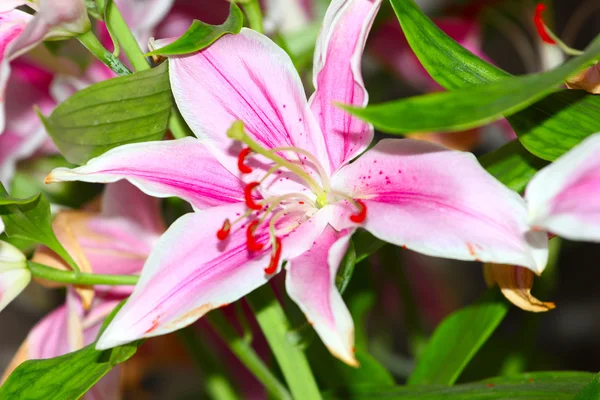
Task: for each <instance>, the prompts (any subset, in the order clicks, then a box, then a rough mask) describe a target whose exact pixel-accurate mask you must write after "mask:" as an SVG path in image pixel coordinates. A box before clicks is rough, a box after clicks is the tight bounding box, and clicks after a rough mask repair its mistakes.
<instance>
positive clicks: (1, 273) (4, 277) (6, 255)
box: [0, 241, 31, 311]
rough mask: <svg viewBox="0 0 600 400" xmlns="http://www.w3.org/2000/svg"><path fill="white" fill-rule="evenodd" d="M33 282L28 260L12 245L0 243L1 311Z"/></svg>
mask: <svg viewBox="0 0 600 400" xmlns="http://www.w3.org/2000/svg"><path fill="white" fill-rule="evenodd" d="M30 281H31V272H30V271H29V269H28V268H27V259H26V258H25V255H24V254H23V253H21V251H20V250H19V249H17V248H16V247H15V246H13V245H12V244H9V243H6V242H2V241H0V311H2V310H3V309H4V307H6V306H7V305H8V303H10V302H11V301H12V300H13V299H14V298H15V297H17V295H18V294H19V293H21V292H22V291H23V289H25V287H26V286H27V285H28V284H29V282H30Z"/></svg>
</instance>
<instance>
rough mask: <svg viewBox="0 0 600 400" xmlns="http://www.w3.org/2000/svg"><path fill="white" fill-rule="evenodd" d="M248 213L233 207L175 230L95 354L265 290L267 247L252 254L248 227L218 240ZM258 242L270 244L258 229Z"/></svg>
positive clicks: (184, 220) (194, 217) (200, 215)
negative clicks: (226, 227) (225, 224)
mask: <svg viewBox="0 0 600 400" xmlns="http://www.w3.org/2000/svg"><path fill="white" fill-rule="evenodd" d="M244 212H245V205H244V204H243V203H239V204H230V205H225V206H220V207H214V208H211V209H208V210H202V211H198V212H195V213H192V214H187V215H185V216H183V217H181V218H179V219H178V220H177V221H176V222H175V223H174V224H173V225H171V227H170V228H169V229H168V230H167V232H166V233H165V234H164V235H163V236H162V237H161V239H160V241H159V242H158V243H157V244H156V246H155V247H154V249H153V251H152V254H150V257H149V258H148V261H147V262H146V265H145V266H144V269H143V271H142V275H141V277H140V281H139V283H138V284H137V286H136V288H135V290H134V292H133V294H132V295H131V297H130V298H129V300H128V301H127V303H126V304H125V306H124V307H123V308H122V309H121V310H120V311H119V313H118V314H117V316H116V317H115V319H114V320H113V322H112V323H111V324H110V325H109V327H108V328H107V330H106V331H105V332H104V334H103V335H102V337H101V338H100V340H99V341H98V344H97V348H98V349H108V348H111V347H114V346H118V345H121V344H124V343H128V342H131V341H134V340H137V339H140V338H143V337H152V336H158V335H162V334H166V333H170V332H173V331H175V330H177V329H180V328H182V327H184V326H187V325H189V324H191V323H193V322H194V321H196V320H197V319H199V318H200V317H202V316H203V315H204V314H206V313H207V312H209V311H210V310H212V309H214V308H218V307H221V306H224V305H227V304H229V303H232V302H234V301H236V300H238V299H239V298H241V297H243V296H245V295H246V294H248V293H250V292H251V291H253V290H254V289H256V288H257V287H259V286H261V285H263V284H265V283H266V282H267V281H268V280H269V278H270V277H269V276H266V275H265V272H264V268H266V267H267V265H268V264H269V258H270V252H269V251H268V246H266V247H265V249H264V250H262V251H259V252H249V251H248V249H247V245H246V229H245V226H244V225H242V226H234V227H233V228H232V231H231V233H230V235H229V237H228V238H227V239H226V240H224V241H219V240H218V239H217V235H216V233H217V231H218V230H219V229H220V228H221V227H222V225H223V222H224V221H225V219H226V218H229V219H230V220H234V219H235V218H236V216H238V215H241V214H243V213H244ZM255 236H256V238H257V240H258V241H259V242H261V243H266V242H267V240H268V231H267V230H266V229H260V228H259V229H258V230H257V231H256V232H255Z"/></svg>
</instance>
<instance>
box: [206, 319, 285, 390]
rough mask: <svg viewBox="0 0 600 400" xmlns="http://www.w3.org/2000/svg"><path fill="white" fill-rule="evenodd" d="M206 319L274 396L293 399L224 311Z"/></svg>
mask: <svg viewBox="0 0 600 400" xmlns="http://www.w3.org/2000/svg"><path fill="white" fill-rule="evenodd" d="M206 319H207V321H208V323H209V324H210V325H211V326H212V328H213V329H214V330H215V331H216V332H217V334H218V335H219V336H220V337H221V339H223V341H224V342H225V343H227V345H228V346H229V348H230V349H231V351H232V352H233V353H234V354H235V355H236V356H237V357H238V359H239V360H240V361H241V362H242V363H243V364H244V365H245V366H246V368H248V370H249V371H250V372H252V374H254V376H255V377H256V379H258V380H259V381H260V383H262V384H263V385H264V386H265V389H267V391H268V392H269V393H270V394H271V395H272V396H273V397H274V398H276V399H280V400H292V395H291V394H290V393H289V392H288V390H287V388H286V387H285V386H284V385H283V384H282V383H281V382H279V380H278V379H277V378H276V377H275V375H273V373H272V372H271V370H270V369H269V368H268V367H267V366H266V365H265V363H264V362H263V361H262V360H261V359H260V357H258V355H257V354H256V352H255V351H254V349H253V348H252V347H251V346H250V345H249V344H248V343H247V342H246V341H245V340H244V338H242V337H241V336H240V335H238V334H237V332H236V331H235V329H233V327H232V326H231V325H230V324H229V322H228V321H227V319H226V318H225V317H224V316H223V314H222V313H220V312H218V311H213V312H211V313H210V314H208V315H207V316H206Z"/></svg>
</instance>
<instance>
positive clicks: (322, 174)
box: [271, 147, 331, 191]
mask: <svg viewBox="0 0 600 400" xmlns="http://www.w3.org/2000/svg"><path fill="white" fill-rule="evenodd" d="M271 151H272V152H278V151H293V152H295V153H298V154H302V155H303V156H306V158H308V159H309V160H310V162H311V163H312V164H313V165H314V166H315V168H316V169H317V171H318V172H319V176H320V178H321V183H323V188H324V189H325V191H329V190H330V189H331V184H330V183H329V177H328V175H327V173H326V172H325V169H323V166H322V165H321V163H320V162H319V160H317V157H315V156H314V155H312V154H310V153H309V152H308V151H306V150H304V149H300V148H298V147H276V148H274V149H272V150H271Z"/></svg>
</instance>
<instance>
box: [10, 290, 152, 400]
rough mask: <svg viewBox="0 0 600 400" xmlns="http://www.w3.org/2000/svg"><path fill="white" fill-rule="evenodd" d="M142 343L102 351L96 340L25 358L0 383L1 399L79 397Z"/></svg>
mask: <svg viewBox="0 0 600 400" xmlns="http://www.w3.org/2000/svg"><path fill="white" fill-rule="evenodd" d="M124 304H125V301H122V302H121V303H120V304H119V305H118V306H117V307H115V309H114V310H113V311H112V312H111V313H110V314H109V315H108V317H106V319H105V320H104V323H103V325H102V328H101V330H100V332H103V331H104V329H105V328H106V326H108V324H109V323H110V321H112V320H113V318H114V317H115V315H116V314H117V312H118V311H119V310H120V309H121V307H122V306H123V305H124ZM98 336H100V334H98ZM142 343H143V340H138V341H135V342H132V343H129V344H126V345H123V346H118V347H115V348H113V349H110V350H104V351H100V350H96V348H95V346H96V343H92V344H90V345H88V346H86V347H84V348H83V349H81V350H78V351H75V352H72V353H68V354H65V355H63V356H60V357H55V358H49V359H45V360H29V361H26V362H24V363H23V364H21V365H19V366H18V367H17V369H15V370H14V371H13V373H12V374H11V375H10V376H9V377H8V379H7V380H6V382H5V383H4V384H3V385H2V386H1V387H0V399H3V400H13V399H14V400H17V399H18V400H47V399H48V400H53V399H56V400H71V399H73V400H75V399H79V398H80V397H81V396H83V394H85V393H86V392H87V391H88V390H89V389H90V388H91V387H92V386H94V384H96V382H98V381H99V380H100V379H101V378H102V377H103V376H104V375H106V374H107V373H108V372H109V371H110V370H111V369H113V368H114V367H115V366H116V365H117V364H120V363H123V362H125V361H127V360H128V359H130V358H131V357H132V356H133V355H134V354H135V353H136V351H137V349H138V347H139V346H140V345H141V344H142Z"/></svg>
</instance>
